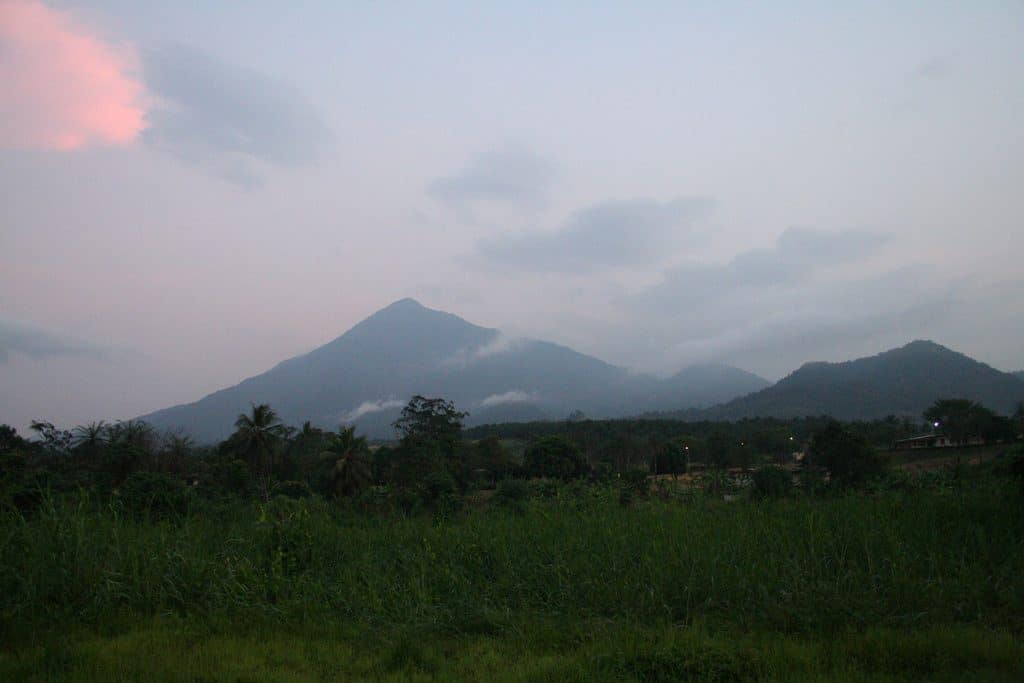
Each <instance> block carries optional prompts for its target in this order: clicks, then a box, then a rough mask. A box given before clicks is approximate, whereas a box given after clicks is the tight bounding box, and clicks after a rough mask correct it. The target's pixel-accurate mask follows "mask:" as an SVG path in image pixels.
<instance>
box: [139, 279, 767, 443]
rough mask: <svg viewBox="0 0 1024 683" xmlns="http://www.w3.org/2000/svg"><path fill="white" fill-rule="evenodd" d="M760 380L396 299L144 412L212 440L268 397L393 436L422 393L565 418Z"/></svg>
mask: <svg viewBox="0 0 1024 683" xmlns="http://www.w3.org/2000/svg"><path fill="white" fill-rule="evenodd" d="M766 384H767V382H766V381H765V380H763V379H761V378H760V377H757V376H756V375H752V374H750V373H746V372H744V371H742V370H737V369H735V368H730V367H728V366H697V367H694V368H689V369H686V370H683V371H681V372H680V373H679V374H677V375H675V376H674V377H672V378H669V379H667V380H660V379H658V378H655V377H653V376H651V375H644V374H638V373H634V372H631V371H629V370H627V369H625V368H621V367H617V366H613V365H609V364H608V363H605V362H604V361H601V360H598V359H597V358H594V357H592V356H587V355H585V354H582V353H578V352H576V351H574V350H572V349H570V348H567V347H565V346H560V345H558V344H552V343H550V342H544V341H538V340H532V339H518V338H510V337H508V336H506V335H504V334H502V333H501V332H500V331H498V330H495V329H490V328H485V327H479V326H477V325H473V324H471V323H468V322H466V321H465V320H463V319H462V318H459V317H458V316H455V315H452V314H450V313H444V312H442V311H435V310H431V309H429V308H426V307H424V306H422V305H420V304H419V303H418V302H416V301H414V300H412V299H402V300H401V301H397V302H395V303H393V304H391V305H390V306H388V307H386V308H384V309H382V310H380V311H378V312H377V313H374V314H373V315H371V316H370V317H369V318H367V319H365V320H363V321H362V322H360V323H359V324H357V325H356V326H355V327H353V328H352V329H350V330H349V331H348V332H346V333H345V334H343V335H342V336H340V337H338V338H337V339H335V340H334V341H332V342H329V343H327V344H325V345H324V346H321V347H319V348H317V349H315V350H313V351H311V352H310V353H308V354H305V355H303V356H298V357H296V358H292V359H289V360H286V361H284V362H282V363H280V364H278V365H277V366H275V367H274V368H272V369H270V370H268V371H267V372H265V373H263V374H261V375H257V376H255V377H251V378H249V379H246V380H244V381H242V382H241V383H239V384H237V385H235V386H233V387H230V388H227V389H223V390H221V391H217V392H215V393H213V394H210V395H209V396H206V397H205V398H202V399H200V400H199V401H196V402H195V403H189V404H186V405H180V406H175V407H173V408H167V409H165V410H160V411H157V412H155V413H152V414H150V415H145V416H143V417H142V418H140V419H143V420H146V421H148V422H150V423H151V424H153V425H154V426H156V427H160V428H171V429H182V430H184V431H185V432H186V433H189V434H191V435H193V436H194V437H195V438H197V439H198V440H200V441H203V442H209V441H214V440H218V439H222V438H224V437H226V436H227V435H228V434H229V433H230V432H231V430H232V428H233V424H234V421H235V418H237V416H238V414H239V413H241V412H244V411H246V410H248V408H249V405H250V403H269V404H270V405H271V406H273V408H274V409H275V410H276V411H277V412H278V414H279V415H280V416H281V418H282V419H283V420H284V421H285V422H287V423H289V424H300V423H301V422H302V421H304V420H310V421H312V422H313V423H314V424H317V425H320V426H323V427H327V428H332V429H333V428H335V427H337V426H338V424H339V423H346V424H355V425H356V426H357V427H358V428H359V430H360V431H362V432H365V433H368V434H370V435H372V436H391V435H392V434H393V431H392V429H391V427H390V425H391V423H392V422H393V421H394V420H395V418H396V417H397V416H398V413H399V412H400V410H401V408H402V406H404V405H405V403H406V401H407V400H408V399H409V397H410V396H412V395H414V394H417V393H418V394H423V395H428V396H442V397H444V398H447V399H449V400H452V401H454V402H455V405H456V407H458V408H459V409H460V410H466V411H469V413H470V416H469V418H468V420H467V424H482V423H485V422H508V421H525V420H540V419H562V418H564V417H566V416H567V415H568V414H569V413H570V412H572V411H575V410H582V411H583V412H584V413H585V414H587V415H589V416H592V417H620V416H626V415H635V414H638V413H641V412H644V411H647V410H654V409H661V410H673V409H680V408H686V407H692V406H706V405H711V404H714V403H716V402H721V401H723V400H727V399H729V398H733V397H735V396H738V395H740V394H743V393H749V392H750V391H754V390H757V389H760V388H761V387H763V386H765V385H766Z"/></svg>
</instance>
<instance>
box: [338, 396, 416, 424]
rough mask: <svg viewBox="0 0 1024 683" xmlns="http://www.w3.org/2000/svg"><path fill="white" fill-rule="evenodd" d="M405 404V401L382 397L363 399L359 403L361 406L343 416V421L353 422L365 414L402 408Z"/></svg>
mask: <svg viewBox="0 0 1024 683" xmlns="http://www.w3.org/2000/svg"><path fill="white" fill-rule="evenodd" d="M404 405H405V401H399V400H398V399H380V400H378V401H363V402H362V403H360V404H359V407H358V408H356V409H355V410H350V411H349V412H347V413H345V414H344V415H342V416H341V421H342V422H353V421H354V420H358V419H359V418H361V417H362V416H363V415H368V414H370V413H379V412H381V411H383V410H391V409H393V408H401V407H402V406H404Z"/></svg>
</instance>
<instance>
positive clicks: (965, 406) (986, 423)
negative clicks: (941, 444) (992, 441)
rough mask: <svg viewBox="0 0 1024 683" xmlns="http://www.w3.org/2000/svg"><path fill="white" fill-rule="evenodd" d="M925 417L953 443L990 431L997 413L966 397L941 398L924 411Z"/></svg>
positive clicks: (981, 435)
mask: <svg viewBox="0 0 1024 683" xmlns="http://www.w3.org/2000/svg"><path fill="white" fill-rule="evenodd" d="M924 417H925V419H926V420H928V421H929V422H931V423H932V424H935V425H937V426H936V430H937V431H938V432H939V433H941V434H944V435H945V436H947V437H948V438H949V440H950V441H952V442H953V443H964V442H966V441H968V440H969V439H973V438H979V437H982V438H983V437H984V436H985V435H986V433H988V432H990V431H991V429H992V423H993V422H994V420H995V417H996V415H995V413H993V412H992V411H991V410H989V409H988V408H986V407H985V406H983V405H981V404H980V403H975V402H974V401H971V400H968V399H966V398H941V399H939V400H937V401H935V403H934V404H932V405H931V406H930V407H929V408H928V409H927V410H926V411H924Z"/></svg>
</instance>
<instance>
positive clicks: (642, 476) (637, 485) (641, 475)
mask: <svg viewBox="0 0 1024 683" xmlns="http://www.w3.org/2000/svg"><path fill="white" fill-rule="evenodd" d="M619 481H620V483H621V484H622V487H623V488H628V489H630V490H631V491H633V492H634V493H647V490H648V488H649V486H650V483H649V481H648V479H647V470H626V471H625V472H623V473H622V477H621V478H620V479H619Z"/></svg>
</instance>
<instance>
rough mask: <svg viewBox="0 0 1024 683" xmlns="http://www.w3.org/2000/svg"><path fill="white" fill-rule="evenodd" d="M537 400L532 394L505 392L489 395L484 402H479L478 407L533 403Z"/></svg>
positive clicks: (514, 391) (515, 391) (516, 391)
mask: <svg viewBox="0 0 1024 683" xmlns="http://www.w3.org/2000/svg"><path fill="white" fill-rule="evenodd" d="M536 400H537V397H535V396H534V395H533V394H529V393H527V392H525V391H518V390H513V391H506V392H504V393H502V394H491V395H490V396H488V397H487V398H485V399H484V400H482V401H480V407H482V408H491V407H493V406H502V405H508V404H510V403H533V402H534V401H536Z"/></svg>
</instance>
